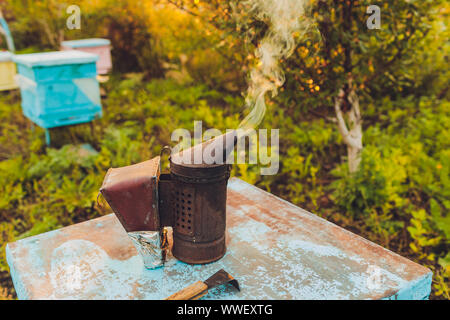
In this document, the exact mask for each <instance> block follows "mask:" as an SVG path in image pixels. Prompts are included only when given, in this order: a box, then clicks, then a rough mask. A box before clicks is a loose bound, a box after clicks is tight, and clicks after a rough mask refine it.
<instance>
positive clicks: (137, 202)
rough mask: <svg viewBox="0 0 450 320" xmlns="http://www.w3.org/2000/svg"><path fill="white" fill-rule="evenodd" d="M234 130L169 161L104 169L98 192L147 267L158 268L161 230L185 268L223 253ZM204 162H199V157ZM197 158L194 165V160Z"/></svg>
mask: <svg viewBox="0 0 450 320" xmlns="http://www.w3.org/2000/svg"><path fill="white" fill-rule="evenodd" d="M236 141H237V137H236V133H235V132H234V131H231V132H228V133H227V134H224V135H222V136H219V137H217V138H215V139H211V140H208V141H206V142H205V143H203V144H199V145H196V146H194V147H192V148H190V149H187V150H184V151H182V152H179V153H176V154H171V156H170V157H169V164H170V172H169V173H161V159H160V157H156V158H153V159H151V160H148V161H145V162H142V163H138V164H135V165H131V166H127V167H122V168H111V169H109V170H108V172H107V174H106V176H105V179H104V181H103V185H102V187H101V189H100V192H101V194H102V195H103V196H104V198H105V199H106V201H107V202H108V204H109V205H110V207H111V208H112V209H113V211H114V213H115V214H116V216H117V217H118V219H119V221H120V222H121V223H122V225H123V227H124V228H125V230H126V231H127V232H128V234H129V236H130V238H131V239H132V240H133V243H134V244H135V246H136V248H137V250H138V251H139V252H140V253H141V255H142V257H143V258H144V264H145V266H146V267H147V268H154V267H158V266H161V265H163V263H164V259H165V254H166V250H167V246H166V244H167V239H166V232H165V229H164V227H172V229H173V247H172V254H173V255H174V256H175V257H176V258H177V259H178V260H181V261H183V262H186V263H189V264H204V263H209V262H213V261H216V260H218V259H220V258H221V257H222V256H223V255H224V254H225V252H226V246H225V228H226V198H227V182H228V178H229V177H230V169H231V166H230V165H229V164H226V161H225V160H226V159H227V157H228V156H229V154H230V153H231V152H232V151H233V149H234V145H235V144H236ZM205 154H207V155H210V157H204V155H205ZM199 159H200V160H199Z"/></svg>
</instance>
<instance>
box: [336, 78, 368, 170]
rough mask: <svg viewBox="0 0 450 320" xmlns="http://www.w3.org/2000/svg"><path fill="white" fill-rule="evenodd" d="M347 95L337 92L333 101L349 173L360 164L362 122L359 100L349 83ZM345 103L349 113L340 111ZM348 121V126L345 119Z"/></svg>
mask: <svg viewBox="0 0 450 320" xmlns="http://www.w3.org/2000/svg"><path fill="white" fill-rule="evenodd" d="M349 84H350V86H349V93H348V95H346V94H345V92H344V90H343V89H341V90H340V91H339V95H338V97H337V98H336V100H335V104H334V109H335V111H336V118H337V124H338V129H339V132H340V134H341V135H342V138H343V140H344V142H345V144H346V145H347V158H348V169H349V172H350V173H354V172H356V171H358V168H359V163H360V162H361V151H362V149H363V145H362V120H361V113H360V110H359V99H358V96H357V94H356V92H355V89H354V88H353V87H352V86H351V82H350V83H349ZM345 102H347V103H348V104H349V105H350V109H349V111H347V112H345V114H344V112H343V111H342V106H343V104H344V103H345ZM344 116H346V118H347V119H348V126H347V123H346V122H345V118H344Z"/></svg>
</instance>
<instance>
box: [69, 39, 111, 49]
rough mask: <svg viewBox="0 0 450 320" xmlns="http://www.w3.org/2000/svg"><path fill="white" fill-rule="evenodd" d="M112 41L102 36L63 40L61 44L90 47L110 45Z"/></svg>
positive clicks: (71, 46)
mask: <svg viewBox="0 0 450 320" xmlns="http://www.w3.org/2000/svg"><path fill="white" fill-rule="evenodd" d="M110 44H111V41H109V40H108V39H102V38H91V39H80V40H68V41H63V42H61V45H62V46H64V47H69V48H90V47H100V46H109V45H110Z"/></svg>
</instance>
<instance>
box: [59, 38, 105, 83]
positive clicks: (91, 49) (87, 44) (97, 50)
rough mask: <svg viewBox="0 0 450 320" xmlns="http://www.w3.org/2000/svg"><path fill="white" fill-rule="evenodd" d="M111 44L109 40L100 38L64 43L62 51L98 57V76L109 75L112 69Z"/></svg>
mask: <svg viewBox="0 0 450 320" xmlns="http://www.w3.org/2000/svg"><path fill="white" fill-rule="evenodd" d="M110 44H111V42H110V41H109V40H108V39H100V38H94V39H82V40H71V41H63V42H62V43H61V50H79V51H84V52H88V53H93V54H96V55H98V56H99V59H98V61H97V72H98V74H107V73H108V72H109V71H111V68H112V63H111V46H110Z"/></svg>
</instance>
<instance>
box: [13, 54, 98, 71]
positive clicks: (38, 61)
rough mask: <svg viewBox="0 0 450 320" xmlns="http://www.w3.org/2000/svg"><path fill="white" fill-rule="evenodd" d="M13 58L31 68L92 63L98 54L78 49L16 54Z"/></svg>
mask: <svg viewBox="0 0 450 320" xmlns="http://www.w3.org/2000/svg"><path fill="white" fill-rule="evenodd" d="M13 60H14V62H16V63H19V64H23V65H25V66H27V67H29V68H32V67H38V66H55V65H66V64H82V63H92V62H96V61H97V60H98V55H95V54H92V53H88V52H84V51H78V50H70V51H52V52H38V53H27V54H17V55H15V56H14V57H13Z"/></svg>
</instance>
